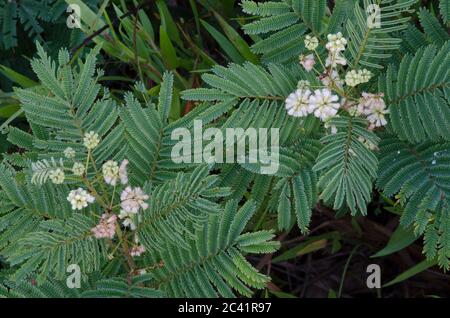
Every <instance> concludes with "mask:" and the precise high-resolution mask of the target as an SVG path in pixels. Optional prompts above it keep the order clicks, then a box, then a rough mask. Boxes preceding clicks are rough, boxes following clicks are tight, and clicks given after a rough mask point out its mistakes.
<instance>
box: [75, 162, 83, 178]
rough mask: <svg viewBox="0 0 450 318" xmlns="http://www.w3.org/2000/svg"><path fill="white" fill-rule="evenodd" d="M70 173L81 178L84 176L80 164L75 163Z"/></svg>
mask: <svg viewBox="0 0 450 318" xmlns="http://www.w3.org/2000/svg"><path fill="white" fill-rule="evenodd" d="M72 173H73V174H74V175H76V176H82V175H83V174H84V165H83V164H82V163H80V162H75V163H74V164H73V167H72Z"/></svg>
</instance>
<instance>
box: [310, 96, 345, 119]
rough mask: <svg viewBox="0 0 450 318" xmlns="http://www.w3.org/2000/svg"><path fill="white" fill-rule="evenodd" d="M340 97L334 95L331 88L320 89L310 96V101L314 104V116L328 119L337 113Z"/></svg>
mask: <svg viewBox="0 0 450 318" xmlns="http://www.w3.org/2000/svg"><path fill="white" fill-rule="evenodd" d="M338 100H339V97H337V96H336V95H333V94H332V93H331V91H330V90H329V89H318V90H315V91H314V95H312V96H311V97H310V98H309V102H310V104H311V105H313V106H314V109H315V110H314V116H316V117H317V118H320V119H321V120H322V121H326V120H327V119H329V118H330V117H333V116H335V115H336V114H337V112H338V109H339V107H340V105H339V103H337V101H338Z"/></svg>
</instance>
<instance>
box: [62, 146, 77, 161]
mask: <svg viewBox="0 0 450 318" xmlns="http://www.w3.org/2000/svg"><path fill="white" fill-rule="evenodd" d="M64 156H65V157H66V158H67V159H73V158H75V150H73V148H71V147H67V148H66V149H65V150H64Z"/></svg>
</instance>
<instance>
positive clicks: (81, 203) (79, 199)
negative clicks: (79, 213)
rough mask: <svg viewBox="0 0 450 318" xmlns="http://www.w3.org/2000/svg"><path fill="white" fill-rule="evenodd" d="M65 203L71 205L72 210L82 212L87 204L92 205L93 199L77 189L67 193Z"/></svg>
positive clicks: (85, 192) (84, 191)
mask: <svg viewBox="0 0 450 318" xmlns="http://www.w3.org/2000/svg"><path fill="white" fill-rule="evenodd" d="M67 201H69V202H70V204H71V205H72V210H82V209H84V208H86V207H87V206H88V204H89V203H93V202H94V201H95V198H94V197H93V196H92V195H90V194H89V193H87V191H86V190H84V189H82V188H78V189H77V190H72V191H70V192H69V196H68V197H67Z"/></svg>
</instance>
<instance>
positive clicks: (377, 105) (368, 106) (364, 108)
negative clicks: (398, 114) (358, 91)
mask: <svg viewBox="0 0 450 318" xmlns="http://www.w3.org/2000/svg"><path fill="white" fill-rule="evenodd" d="M383 96H384V94H383V93H380V94H370V93H366V92H363V93H362V97H361V98H360V99H359V104H358V108H357V113H358V114H359V115H364V116H368V115H370V114H371V113H372V112H373V111H374V109H385V108H386V103H385V102H384V100H383Z"/></svg>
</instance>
